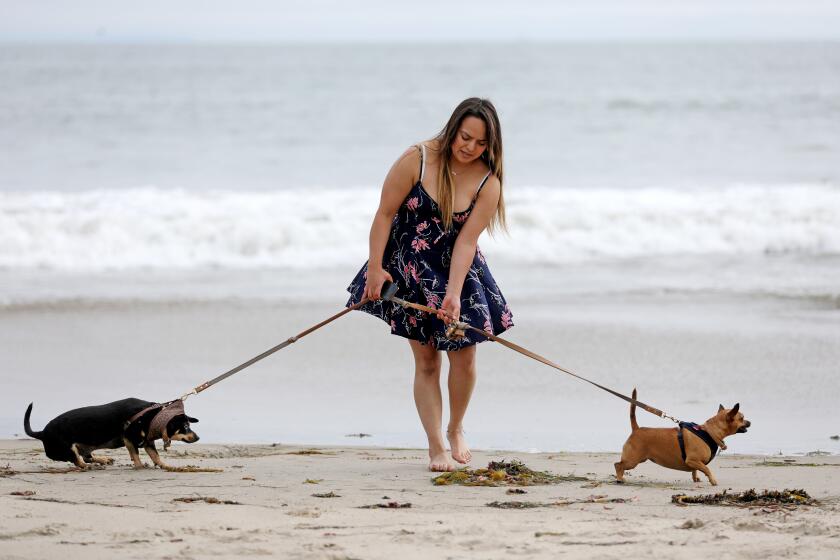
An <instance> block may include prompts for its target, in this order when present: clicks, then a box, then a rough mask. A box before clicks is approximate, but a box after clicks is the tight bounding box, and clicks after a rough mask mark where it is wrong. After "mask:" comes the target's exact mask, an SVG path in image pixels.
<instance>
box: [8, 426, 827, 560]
mask: <svg viewBox="0 0 840 560" xmlns="http://www.w3.org/2000/svg"><path fill="white" fill-rule="evenodd" d="M424 451H425V450H420V449H405V448H397V449H394V448H392V449H384V448H372V447H365V446H357V447H356V446H354V447H346V446H336V447H326V446H319V447H310V446H286V445H274V446H271V445H237V444H230V445H210V444H202V443H197V444H193V445H186V444H176V445H173V447H172V448H171V449H170V451H169V452H168V453H166V454H164V455H163V459H164V461H165V462H167V463H169V464H172V465H174V466H185V465H187V464H191V465H195V466H198V467H202V468H221V469H223V471H222V472H218V473H176V472H165V471H161V470H159V469H142V470H136V469H133V468H131V466H130V461H129V458H128V453H127V452H126V451H125V450H124V449H118V450H111V451H107V452H100V454H103V455H107V456H110V457H113V458H114V459H115V460H116V463H115V465H113V466H111V467H107V468H104V469H96V470H89V471H83V472H82V471H76V472H68V473H59V474H48V473H46V472H28V471H43V470H44V469H60V468H64V467H67V466H69V463H68V464H64V463H58V462H54V461H50V460H49V459H47V458H46V457H45V455H44V453H43V450H42V447H41V444H40V442H37V441H34V440H0V466H4V465H5V466H6V467H7V468H8V469H12V470H13V471H17V474H9V471H8V470H4V471H0V542H2V546H3V550H4V552H3V554H2V556H3V558H9V559H16V558H59V557H61V558H66V557H67V555H68V554H70V555H71V556H72V555H75V554H81V553H82V552H81V551H82V550H83V551H84V554H85V557H86V558H106V557H107V558H113V556H114V554H115V553H118V554H119V555H120V556H121V557H126V558H150V557H151V558H171V557H174V556H178V557H181V558H202V557H206V556H209V555H213V556H221V557H231V558H232V557H243V556H265V555H278V556H282V557H286V558H325V559H326V558H393V557H400V558H430V557H444V556H447V557H451V558H474V557H481V558H509V557H510V556H511V555H519V556H525V557H528V558H554V557H556V556H557V555H558V554H563V555H564V557H569V558H590V557H592V556H593V555H597V556H598V557H601V558H627V557H639V556H641V555H643V554H647V553H649V552H650V551H651V550H657V551H660V552H663V551H673V552H678V553H679V551H680V550H681V551H682V552H681V554H684V555H685V554H687V555H690V556H691V557H704V556H713V557H721V558H756V557H759V556H765V557H766V556H778V555H784V554H794V553H795V554H797V555H802V556H807V557H808V558H831V557H836V555H837V553H838V551H840V524H838V521H837V519H838V517H837V513H838V510H840V495H838V491H837V488H840V468H838V467H840V457H836V456H820V457H811V458H803V457H773V458H770V457H767V456H760V455H730V454H726V455H725V456H722V457H719V458H716V459H715V460H714V461H713V462H712V464H711V465H710V466H711V468H712V470H713V471H714V472H715V474H716V476H717V478H718V480H719V482H720V486H717V487H712V486H710V485H709V484H708V482H707V481H705V479H704V481H703V482H701V483H696V484H695V483H693V482H691V479H690V474H689V473H686V472H680V471H672V470H668V469H664V468H661V467H658V466H656V465H651V464H649V463H645V464H642V465H640V466H639V467H637V468H636V469H635V470H633V471H630V472H629V474H628V478H627V480H628V483H627V484H623V485H619V484H616V483H614V482H613V481H612V474H611V473H612V472H613V470H612V463H613V462H614V461H615V460H617V457H618V454H615V453H540V454H515V453H497V452H492V453H488V452H485V451H481V450H474V451H473V454H474V460H473V462H472V465H471V468H480V467H484V466H486V465H487V463H488V462H489V461H491V460H493V461H499V460H505V459H507V460H510V459H512V458H519V459H520V460H522V461H523V462H524V463H525V464H526V465H527V466H528V467H530V468H532V469H534V470H543V471H548V472H550V473H554V474H559V475H563V476H567V475H573V478H571V477H570V479H569V480H568V481H563V482H560V483H557V484H550V485H546V486H526V487H516V488H517V489H518V490H523V491H524V492H525V493H524V494H516V495H513V494H509V493H508V490H509V489H510V488H509V487H506V486H500V487H483V486H480V487H469V486H460V485H447V486H438V485H435V484H434V483H433V481H432V478H433V475H432V473H430V472H428V471H426V470H425V464H426V463H425V461H426V459H425V453H424ZM141 456H142V457H143V459H144V461H145V462H146V463H149V460H148V458H147V457H146V456H145V455H144V452H141ZM22 471H27V472H22ZM3 473H6V474H3ZM751 488H754V489H756V490H758V491H761V490H763V489H768V490H782V489H784V488H790V489H793V488H797V489H804V490H806V491H807V492H808V493H809V494H810V496H811V497H812V498H815V499H816V500H818V501H819V504H818V505H810V506H790V507H772V506H771V507H763V508H760V507H726V506H710V505H688V506H684V505H683V506H681V505H677V504H674V503H672V501H671V500H672V498H671V497H672V496H673V495H675V494H686V495H690V496H694V495H700V494H714V493H717V492H722V491H724V490H726V491H727V492H729V493H735V492H741V491H746V490H749V489H751ZM13 492H16V493H19V494H22V495H12V493H13ZM29 493H31V494H29ZM26 494H29V495H26ZM511 502H522V503H523V504H526V505H529V506H530V507H527V508H526V507H523V506H521V505H520V507H517V508H514V510H513V511H511V509H507V508H512V507H513V506H511V505H509V503H511ZM494 503H495V504H496V506H495V507H491V504H494ZM389 504H391V505H390V507H389ZM405 504H411V505H410V506H406V505H405ZM505 504H508V505H507V506H505ZM500 505H501V507H499V506H500ZM398 506H399V507H398ZM138 544H139V545H140V546H137V545H138Z"/></svg>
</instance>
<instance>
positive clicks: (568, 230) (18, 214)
mask: <svg viewBox="0 0 840 560" xmlns="http://www.w3.org/2000/svg"><path fill="white" fill-rule="evenodd" d="M378 196H379V193H378V190H377V189H374V188H354V189H341V190H338V189H314V188H313V189H307V190H302V189H299V190H278V191H273V192H235V191H213V192H193V191H186V190H177V189H158V188H153V187H147V188H137V189H129V190H99V191H84V192H75V193H63V192H62V193H59V192H43V191H42V192H30V193H22V192H12V193H9V192H6V193H0V267H2V268H4V269H7V270H15V269H20V270H24V269H48V270H49V269H54V270H62V271H80V272H97V271H109V270H130V269H136V268H150V269H183V270H190V269H201V268H230V269H236V270H242V269H245V270H248V269H261V268H274V267H290V268H300V269H315V268H322V267H333V266H345V265H353V264H361V262H363V261H364V259H365V258H366V256H367V237H368V232H369V229H370V223H371V219H372V217H373V212H374V210H375V208H376V205H377V203H378ZM505 200H506V207H507V216H508V223H509V235H505V234H499V235H496V236H495V238H490V237H487V236H485V237H483V238H482V240H481V242H480V243H481V246H482V249H483V251H484V252H485V253H486V254H487V255H488V258H491V259H492V261H493V262H504V263H509V264H547V265H555V264H564V263H573V262H580V261H599V260H615V259H634V258H650V257H654V258H656V257H666V256H683V255H689V256H702V255H717V256H720V255H724V256H725V255H733V256H737V255H751V256H754V255H762V254H797V255H800V254H801V255H805V256H821V255H836V254H840V187H838V186H832V185H789V186H785V187H768V186H733V187H730V188H725V189H707V190H702V189H684V190H677V189H641V190H619V189H568V188H564V189H559V188H548V187H517V186H515V185H513V186H507V190H506V193H505Z"/></svg>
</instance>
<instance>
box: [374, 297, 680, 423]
mask: <svg viewBox="0 0 840 560" xmlns="http://www.w3.org/2000/svg"><path fill="white" fill-rule="evenodd" d="M396 293H397V285H396V284H394V283H392V282H388V281H386V282H385V284H384V285H383V286H382V294H381V295H382V299H384V300H386V301H392V302H394V303H396V304H397V305H400V306H402V307H403V308H405V307H410V308H412V309H417V310H418V311H424V312H426V313H431V314H433V315H437V312H438V310H437V309H434V308H433V307H428V306H426V305H421V304H419V303H412V302H410V301H406V300H404V299H402V298H399V297H397V296H396V295H395V294H396ZM467 330H470V331H473V332H477V333H479V334H480V335H482V336H484V337H485V338H487V339H489V340H492V341H493V342H498V343H499V344H501V345H502V346H506V347H507V348H510V349H511V350H515V351H516V352H519V353H520V354H522V355H523V356H527V357H529V358H532V359H534V360H537V361H538V362H542V363H544V364H545V365H547V366H550V367H553V368H554V369H557V370H560V371H562V372H563V373H566V374H568V375H571V376H572V377H575V378H577V379H580V380H581V381H585V382H587V383H589V384H590V385H594V386H595V387H598V388H599V389H602V390H604V391H606V392H607V393H610V394H611V395H614V396H616V397H618V398H620V399H622V400H625V401H627V402H629V403H630V404H635V405H636V406H638V407H639V408H641V409H643V410H646V411H647V412H650V413H651V414H653V415H655V416H659V417H660V418H665V419H667V420H670V421H672V422H674V423H675V424H679V423H680V421H679V420H678V419H676V418H674V417H673V416H671V415H669V414H666V413H665V412H663V411H661V410H659V409H658V408H656V407H654V406H651V405H649V404H645V403H643V402H642V401H639V400H636V399H634V398H633V397H628V396H627V395H623V394H621V393H619V392H618V391H614V390H613V389H610V388H609V387H604V386H603V385H601V384H599V383H596V382H594V381H592V380H591V379H587V378H585V377H583V376H582V375H578V374H576V373H574V372H571V371H569V370H567V369H565V368H562V367H560V366H559V365H557V364H555V363H554V362H552V361H551V360H549V359H548V358H544V357H543V356H540V355H539V354H537V353H535V352H531V351H530V350H528V349H527V348H523V347H522V346H519V345H518V344H515V343H513V342H511V341H509V340H505V339H504V338H500V337H498V336H496V335H494V334H491V333H488V332H487V331H484V330H482V329H479V328H476V327H474V326H472V325H470V324H469V323H465V322H462V321H452V322H450V323H449V324H448V325H447V329H446V334H447V336H452V335H455V336H463V335H464V334H465V333H466V331H467Z"/></svg>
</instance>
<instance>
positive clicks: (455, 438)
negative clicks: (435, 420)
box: [446, 428, 472, 465]
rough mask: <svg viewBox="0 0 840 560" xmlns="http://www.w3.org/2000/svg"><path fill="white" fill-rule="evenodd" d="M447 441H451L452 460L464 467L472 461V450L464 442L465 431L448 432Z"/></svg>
mask: <svg viewBox="0 0 840 560" xmlns="http://www.w3.org/2000/svg"><path fill="white" fill-rule="evenodd" d="M446 439H448V440H449V448H450V449H451V450H452V458H453V459H454V460H456V461H458V462H459V463H462V464H464V465H466V464H467V463H469V462H470V460H471V459H472V453H470V448H469V447H467V442H466V440H464V431H463V430H461V429H460V428H459V429H457V430H446Z"/></svg>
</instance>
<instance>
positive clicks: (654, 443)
mask: <svg viewBox="0 0 840 560" xmlns="http://www.w3.org/2000/svg"><path fill="white" fill-rule="evenodd" d="M635 398H636V389H633V399H635ZM738 408H739V404H736V405H735V406H733V407H732V408H731V409H726V408H723V405H720V407H719V408H718V411H717V414H715V415H714V416H712V417H711V418H709V419H708V420H706V422H704V423H703V424H702V425H700V426H698V425H696V424H692V423H688V422H682V423H680V427H679V428H640V427H639V424H637V423H636V405H635V404H631V405H630V427H631V428H632V432H631V433H630V437H628V438H627V441H626V442H625V443H624V448H623V449H622V450H621V461H619V462H618V463H616V464H615V478H616V480H617V481H618V482H624V471H629V470H631V469H634V468H635V467H636V465H638V464H639V463H643V462H645V461H647V460H648V459H650V460H651V461H653V462H654V463H656V464H657V465H660V466H662V467H667V468H669V469H676V470H680V471H691V479H692V480H693V481H694V482H700V477H699V476H697V471H701V472H702V473H703V474H705V475H706V476H707V477H708V478H709V482H710V483H711V484H712V486H717V480H716V479H715V475H713V474H712V471H711V470H709V467H708V466H707V465H708V464H709V462H711V460H712V459H714V457H715V453H716V452H717V448H718V446H719V447H720V448H721V449H726V445H725V444H724V443H723V438H725V437H727V436H731V435H732V434H735V433H745V432H746V431H747V428H749V427H750V421H749V420H746V419H744V415H743V414H742V413H741V412H738Z"/></svg>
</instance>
